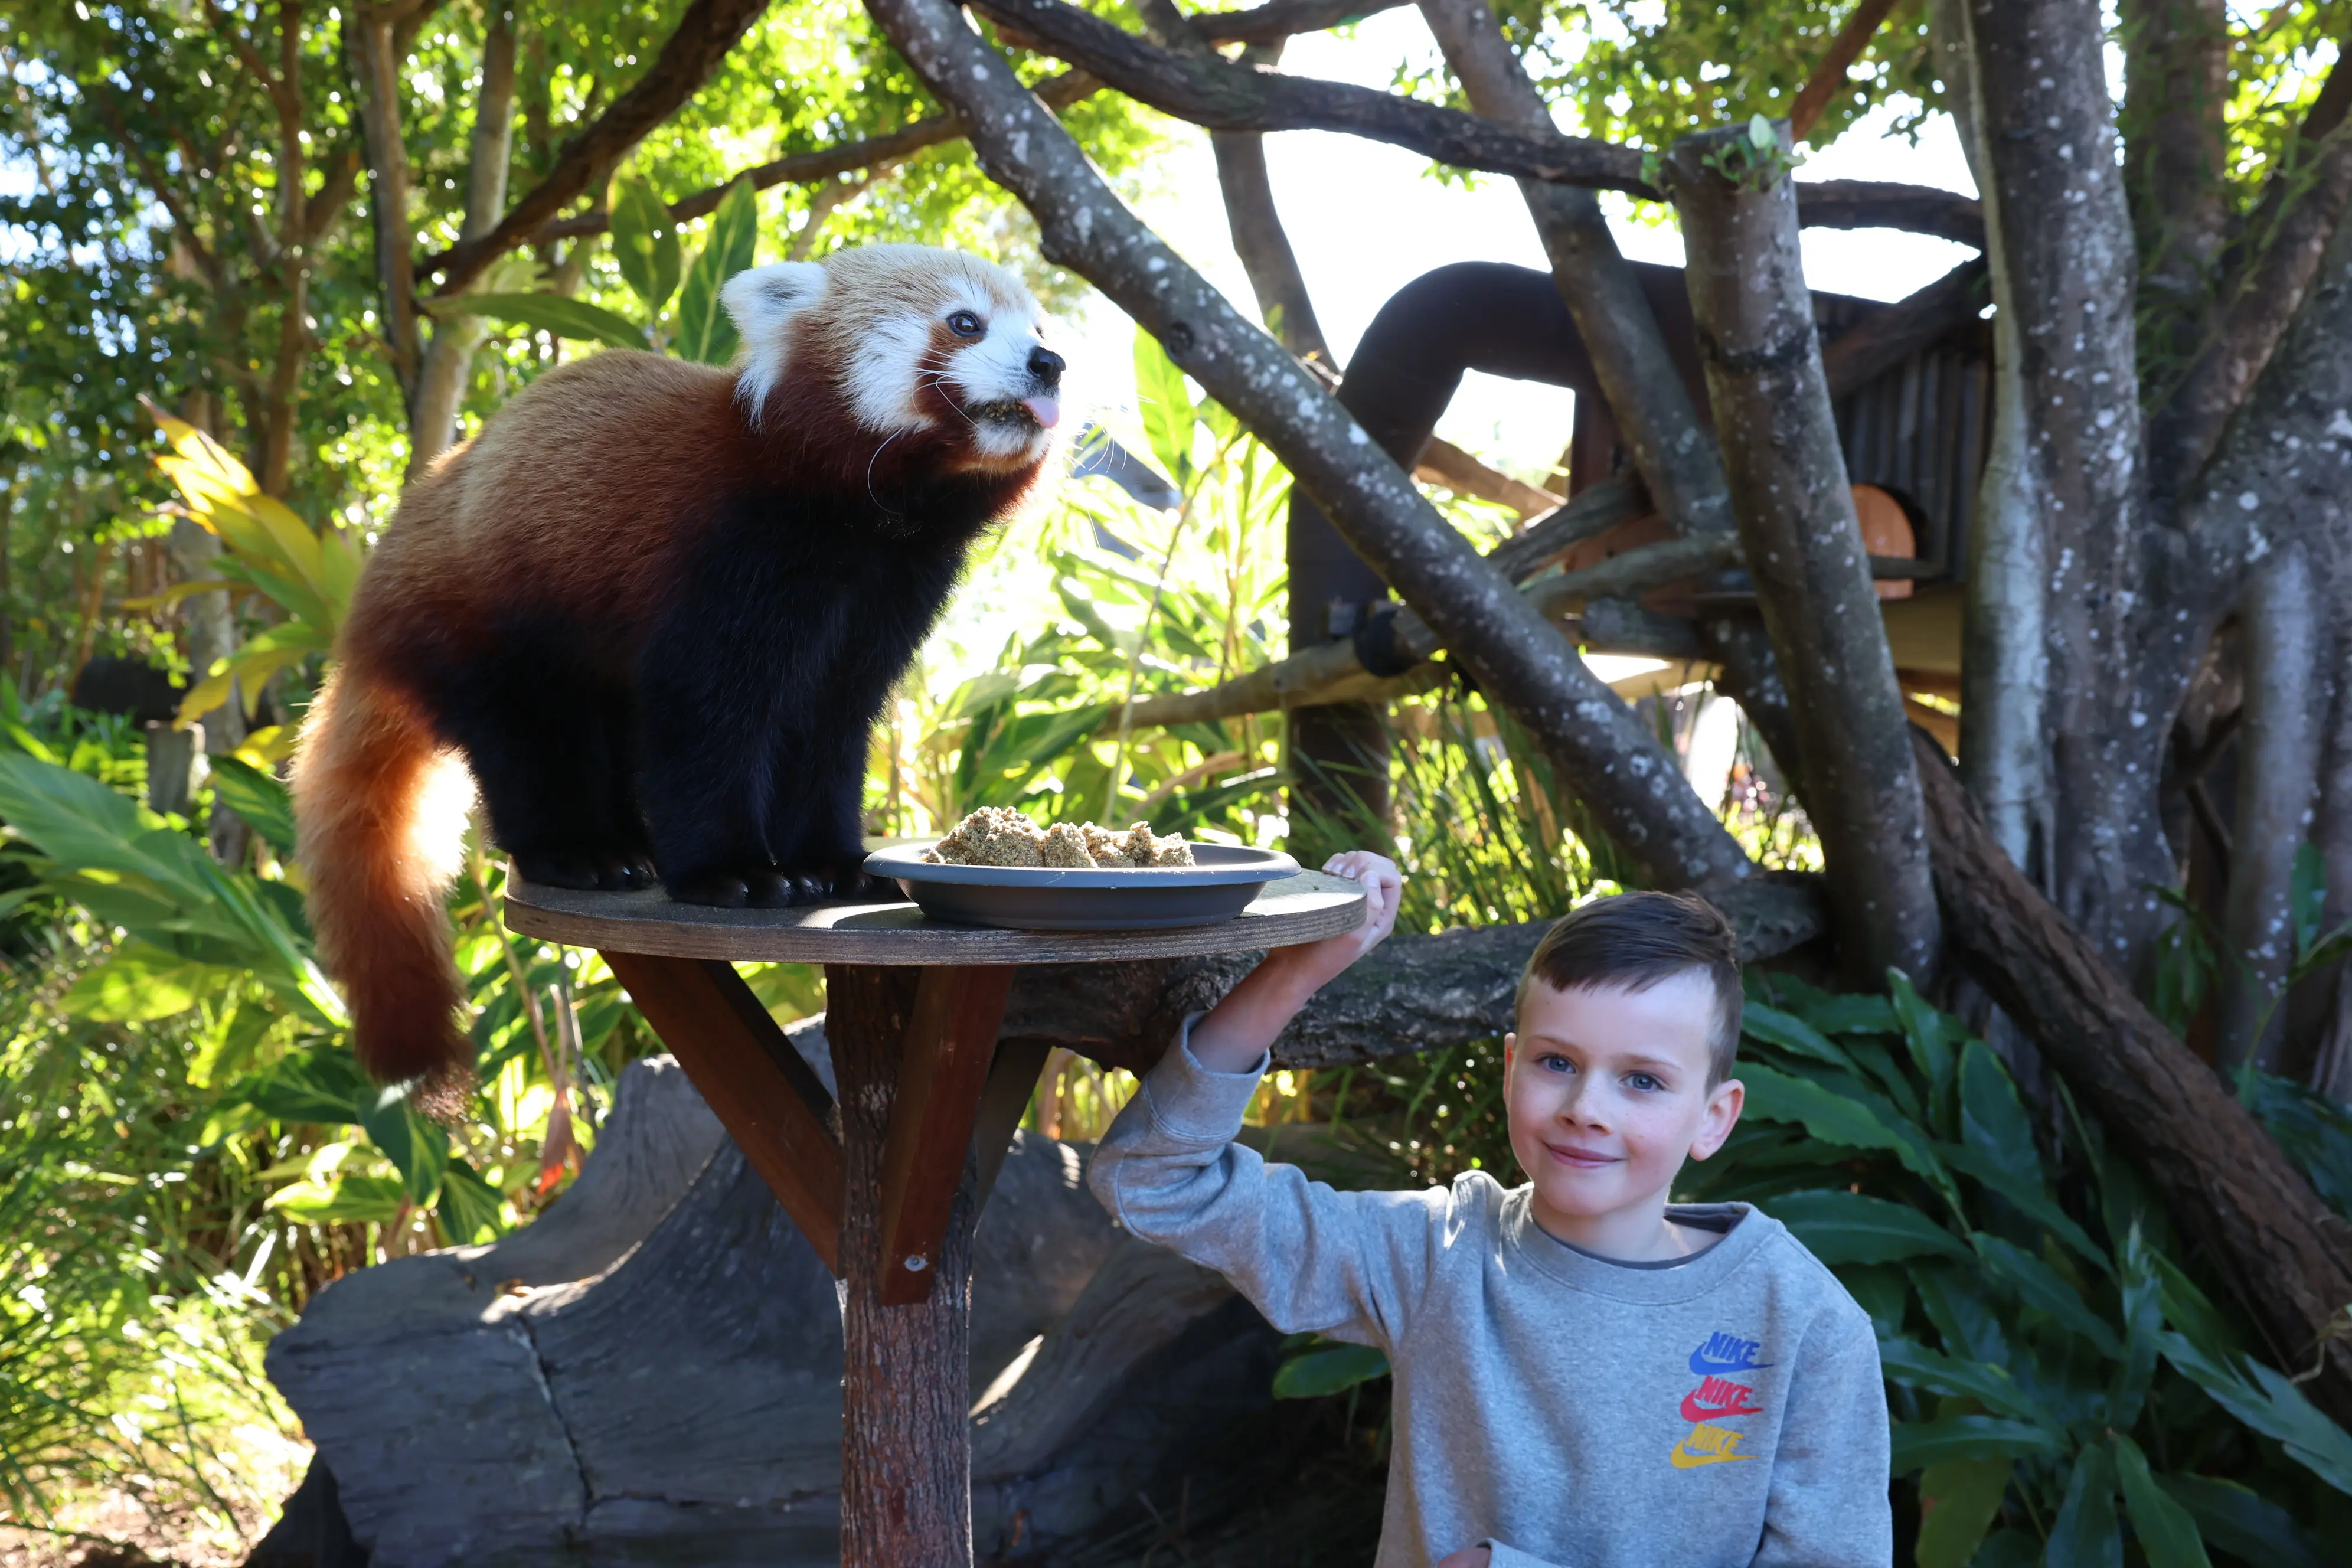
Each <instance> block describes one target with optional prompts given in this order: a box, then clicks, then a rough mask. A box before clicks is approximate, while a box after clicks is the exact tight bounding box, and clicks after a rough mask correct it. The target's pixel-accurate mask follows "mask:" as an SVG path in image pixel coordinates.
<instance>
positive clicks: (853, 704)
mask: <svg viewBox="0 0 2352 1568" xmlns="http://www.w3.org/2000/svg"><path fill="white" fill-rule="evenodd" d="M721 299H722V300H723V302H724V304H725V306H726V309H727V310H728V312H729V314H730V316H731V317H732V318H733V320H734V321H735V323H736V326H737V328H738V329H739V331H740V335H741V338H742V342H743V347H742V350H741V351H740V353H739V354H738V356H737V359H736V363H735V366H734V367H733V368H732V369H731V370H724V371H722V370H719V369H716V368H713V367H709V366H704V365H698V364H691V363H684V362H682V361H678V360H673V359H665V358H662V357H660V356H658V355H655V354H649V353H631V352H627V351H618V350H616V351H610V352H607V353H600V354H596V355H594V356H593V357H590V358H588V359H584V360H581V361H578V362H575V363H571V364H567V365H564V366H562V367H560V368H558V369H556V370H553V371H551V372H550V373H548V374H545V375H543V376H541V377H540V378H539V379H538V380H536V381H534V382H533V383H531V384H530V386H529V387H527V388H526V389H525V390H524V391H523V392H521V393H520V395H517V396H516V397H515V398H514V400H513V401H512V402H510V403H509V404H508V405H506V407H505V408H503V409H501V410H500V411H499V414H498V415H497V416H495V417H493V418H492V419H491V420H490V421H489V422H488V424H487V425H486V426H484V428H483V430H482V433H481V434H480V435H479V436H478V437H476V438H475V439H474V440H473V441H471V442H469V443H467V444H466V445H464V446H461V447H457V448H455V449H454V450H453V451H451V452H450V453H449V454H448V455H447V456H446V457H445V458H442V459H441V460H440V461H439V462H437V463H436V465H435V466H434V467H433V468H431V469H430V470H429V471H428V472H427V473H426V474H425V476H424V477H423V478H422V479H419V480H418V481H417V482H415V484H413V485H411V486H410V487H409V488H408V489H407V491H406V493H405V494H404V496H403V498H402V500H401V504H400V510H399V512H398V514H397V515H396V516H395V517H394V520H393V523H392V526H391V528H390V529H389V530H388V531H386V533H385V535H384V537H383V541H382V542H381V543H379V544H378V545H377V547H376V549H375V551H374V552H373V555H372V556H371V557H370V559H369V561H368V563H367V566H366V568H365V570H364V571H363V572H362V574H361V577H360V582H359V584H358V588H357V591H356V594H355V595H354V598H353V602H352V610H351V614H350V616H349V617H348V618H347V620H346V623H345V625H344V626H343V629H342V632H341V637H340V640H339V645H338V648H337V654H338V658H337V660H336V663H335V666H334V668H333V669H332V671H331V675H330V678H329V679H328V681H327V683H326V685H325V686H324V687H323V688H322V689H321V690H320V694H319V697H318V700H317V701H316V702H315V703H314V704H313V706H312V710H311V712H310V716H309V721H308V722H307V724H306V725H305V727H304V730H303V732H302V737H301V742H300V744H299V749H298V751H297V753H296V757H295V763H294V772H293V792H294V805H295V814H296V819H297V825H298V827H299V858H300V859H301V862H302V864H303V867H304V868H305V870H306V871H307V872H308V874H309V877H310V921H311V924H312V927H313V929H314V930H315V931H316V932H317V936H318V945H319V955H320V960H321V962H322V963H324V964H325V966H326V968H327V970H328V972H329V973H331V974H332V975H334V976H335V977H336V978H337V979H338V980H339V981H340V982H341V984H342V986H343V988H344V992H345V995H346V997H347V999H348V1001H349V1003H350V1005H351V1009H352V1020H353V1038H354V1045H355V1047H356V1049H357V1051H358V1054H359V1058H360V1062H361V1065H362V1067H364V1068H366V1069H367V1071H368V1072H369V1073H370V1074H372V1075H373V1077H375V1078H376V1079H379V1080H380V1081H384V1082H396V1081H400V1080H403V1079H421V1080H423V1085H422V1087H423V1088H425V1089H439V1090H441V1091H443V1092H446V1090H447V1089H449V1088H450V1087H452V1086H454V1085H455V1084H457V1083H460V1082H462V1081H464V1079H465V1076H466V1072H467V1064H468V1063H469V1062H470V1060H471V1058H472V1047H471V1046H470V1044H469V1043H468V1040H467V1032H466V1030H465V1029H464V1026H463V1022H462V1019H461V1016H460V1004H461V1003H462V1001H463V993H462V991H461V989H460V986H459V983H458V976H457V969H456V966H455V964H454V963H453V961H452V957H451V951H450V949H451V942H450V933H449V931H448V929H447V921H446V917H445V915H444V912H443V900H444V898H445V897H446V893H447V890H448V888H449V885H450V882H451V880H452V879H453V878H454V876H455V874H456V871H457V858H458V851H459V841H460V838H461V837H462V832H463V826H464V816H465V812H466V810H467V805H468V801H469V792H468V790H467V782H468V776H469V775H470V782H471V784H472V785H473V786H474V787H475V788H477V789H478V791H479V793H480V797H481V800H482V803H483V805H484V806H485V807H486V808H487V812H488V819H489V831H490V836H491V837H492V838H493V839H494V840H495V841H496V842H497V844H498V845H499V847H501V848H502V849H504V850H505V851H506V852H507V854H508V855H509V857H511V858H512V860H513V863H514V866H515V868H516V869H517V870H518V871H519V872H520V875H521V876H522V877H523V878H524V879H526V880H529V881H532V882H538V883H541V884H544V885H548V886H551V887H560V888H606V889H623V888H630V887H636V886H641V885H646V884H648V883H649V882H650V880H651V879H652V878H653V877H655V876H658V877H659V879H660V880H661V883H662V885H663V886H664V887H665V888H666V889H667V890H668V893H669V895H670V896H671V897H672V898H674V899H678V900H684V901H688V902H693V903H707V904H719V905H734V906H740V905H746V904H751V905H780V904H791V903H802V902H808V901H813V900H818V899H822V898H826V897H834V896H843V895H850V894H854V893H856V891H857V890H858V889H859V886H860V883H861V877H860V873H859V869H858V868H859V863H860V861H861V860H862V859H863V851H862V848H861V844H860V838H861V835H860V822H859V807H860V801H859V795H860V791H861V788H862V785H863V783H864V779H865V765H866V747H867V742H868V737H869V734H870V732H871V731H872V727H873V723H874V720H875V718H876V716H877V713H878V712H879V710H880V708H881V705H882V702H883V700H884V699H885V697H886V696H887V692H888V690H889V688H890V687H891V685H892V684H893V683H894V682H895V681H896V680H897V679H898V676H899V675H900V674H901V672H903V671H904V669H905V668H906V667H907V665H908V662H909V660H910V659H911V658H913V655H914V652H915V649H916V647H918V646H919V644H920V642H921V640H922V638H923V637H924V636H925V634H926V633H927V632H928V631H929V628H930V626H931V625H932V623H933V621H934V620H935V619H936V617H937V616H938V615H939V612H940V608H941V606H942V605H944V604H945V603H946V600H947V597H948V595H949V594H950V591H951V590H952V589H953V587H954V585H955V583H956V581H957V578H958V576H959V575H960V574H961V570H962V567H963V563H964V556H965V552H966V551H967V549H968V548H969V547H970V545H971V543H972V542H973V541H974V540H975V539H976V538H978V537H979V536H980V534H981V533H982V531H985V530H986V529H987V528H988V527H989V526H990V525H991V524H992V523H994V522H997V521H1002V520H1003V519H1004V518H1005V517H1007V516H1008V515H1009V514H1010V513H1011V511H1012V510H1013V509H1014V508H1015V507H1016V506H1017V505H1018V504H1019V503H1020V501H1021V500H1023V498H1024V496H1025V495H1026V494H1027V493H1028V492H1029V491H1030V490H1031V489H1032V488H1033V487H1034V484H1035V483H1036V480H1037V478H1038V475H1039V473H1040V471H1041V470H1042V468H1044V465H1045V459H1046V457H1047V455H1048V453H1049V451H1050V449H1051V447H1052V443H1053V438H1054V437H1053V431H1054V427H1055V425H1056V424H1057V423H1058V420H1059V416H1060V408H1059V402H1058V398H1059V393H1060V384H1061V375H1062V370H1063V361H1062V357H1061V356H1060V355H1059V354H1057V353H1055V352H1054V351H1053V350H1051V349H1049V348H1047V347H1046V346H1045V343H1044V342H1043V341H1042V334H1043V332H1044V331H1045V317H1044V314H1043V312H1042V311H1041V310H1039V308H1038V305H1037V302H1036V301H1035V300H1034V299H1033V298H1031V296H1030V294H1029V292H1028V290H1027V289H1024V288H1023V287H1022V286H1021V284H1020V283H1019V282H1018V281H1016V280H1015V279H1013V278H1012V277H1011V276H1010V275H1009V274H1007V273H1005V272H1003V271H1002V270H1001V269H999V268H995V267H992V266H990V265H988V264H987V263H985V262H982V261H979V260H976V259H974V258H971V257H968V256H962V255H959V254H956V253H953V252H949V251H942V250H933V249H929V248H925V247H918V246H895V245H894V246H870V247H864V248H860V249H852V250H845V251H843V252H841V253H840V254H838V255H836V256H835V257H833V258H830V259H828V260H826V261H825V262H824V263H823V264H821V265H820V264H814V263H804V262H786V263H782V264H780V265H776V266H771V267H762V268H754V269H752V270H751V271H748V272H745V273H742V274H740V275H739V276H738V277H736V278H734V279H730V281H729V282H728V283H727V285H726V287H725V289H723V290H722V292H721Z"/></svg>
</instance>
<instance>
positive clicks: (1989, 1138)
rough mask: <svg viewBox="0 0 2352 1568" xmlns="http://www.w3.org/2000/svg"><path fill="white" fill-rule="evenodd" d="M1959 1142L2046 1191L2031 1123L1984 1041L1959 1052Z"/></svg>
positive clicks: (2014, 1087)
mask: <svg viewBox="0 0 2352 1568" xmlns="http://www.w3.org/2000/svg"><path fill="white" fill-rule="evenodd" d="M1959 1086H1960V1142H1962V1143H1965V1144H1967V1145H1968V1146H1969V1148H1971V1149H1977V1150H1981V1151H1982V1152H1984V1153H1985V1154H1986V1155H1987V1156H1988V1157H1989V1158H1990V1159H1991V1160H1992V1161H1993V1162H1994V1163H1996V1164H1998V1165H1999V1166H2000V1168H2001V1169H2002V1170H2003V1171H2005V1172H2007V1173H2009V1174H2010V1175H2011V1176H2013V1177H2015V1178H2016V1179H2017V1181H2018V1182H2019V1183H2020V1184H2022V1185H2026V1186H2030V1187H2032V1188H2035V1189H2039V1188H2040V1187H2041V1186H2042V1154H2041V1152H2040V1151H2039V1150H2038V1149H2036V1148H2035V1147H2034V1144H2033V1122H2032V1119H2031V1118H2030V1117H2028V1116H2027V1115H2026V1112H2025V1103H2024V1101H2022V1100H2020V1099H2019V1098H2018V1094H2017V1085H2016V1083H2015V1082H2014V1081H2013V1080H2012V1079H2011V1078H2010V1076H2009V1068H2006V1067H2004V1066H2003V1065H2002V1064H2001V1059H2000V1058H1999V1057H1997V1056H1995V1055H1994V1054H1993V1050H1992V1047H1990V1046H1988V1045H1986V1044H1985V1043H1984V1042H1983V1041H1982V1040H1973V1039H1972V1040H1969V1041H1968V1042H1967V1043H1966V1044H1964V1045H1962V1046H1961V1047H1960V1061H1959Z"/></svg>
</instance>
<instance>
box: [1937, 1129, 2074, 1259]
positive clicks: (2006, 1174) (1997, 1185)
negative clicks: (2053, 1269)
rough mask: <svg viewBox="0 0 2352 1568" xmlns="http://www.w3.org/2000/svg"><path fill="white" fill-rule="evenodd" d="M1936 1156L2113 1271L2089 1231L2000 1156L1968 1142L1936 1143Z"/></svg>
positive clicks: (2047, 1191)
mask: <svg viewBox="0 0 2352 1568" xmlns="http://www.w3.org/2000/svg"><path fill="white" fill-rule="evenodd" d="M1936 1154H1937V1158H1938V1159H1940V1160H1942V1161H1943V1162H1944V1163H1945V1164H1947V1165H1949V1166H1950V1167H1951V1168H1952V1169H1953V1170H1955V1171H1958V1173H1960V1174H1962V1175H1964V1176H1967V1177H1969V1178H1970V1179H1971V1180H1973V1181H1975V1182H1976V1183H1977V1184H1979V1185H1980V1186H1982V1187H1983V1188H1984V1189H1985V1190H1986V1191H1987V1192H1990V1193H1993V1194H1998V1195H1999V1196H2000V1197H2001V1198H2002V1199H2004V1200H2005V1201H2007V1202H2008V1204H2009V1205H2011V1207H2012V1208H2014V1209H2016V1210H2017V1211H2018V1212H2019V1213H2020V1214H2021V1215H2024V1216H2025V1217H2026V1218H2028V1219H2030V1220H2032V1221H2033V1222H2034V1223H2035V1224H2036V1225H2039V1226H2042V1229H2044V1230H2046V1231H2048V1232H2049V1233H2050V1234H2051V1235H2053V1236H2054V1237H2057V1238H2058V1239H2059V1240H2060V1241H2061V1242H2063V1243H2064V1244H2065V1246H2066V1247H2067V1249H2068V1250H2070V1251H2072V1252H2073V1253H2074V1255H2075V1256H2076V1257H2078V1258H2081V1259H2082V1260H2083V1261H2084V1262H2085V1263H2088V1264H2089V1265H2091V1267H2093V1268H2096V1269H2097V1270H2098V1271H2099V1272H2100V1273H2102V1274H2112V1273H2114V1272H2115V1265H2114V1264H2113V1263H2112V1262H2111V1261H2110V1260H2109V1259H2108V1258H2107V1256H2106V1254H2105V1253H2104V1252H2102V1251H2100V1250H2099V1245H2098V1243H2096V1242H2095V1241H2093V1240H2092V1239H2091V1235H2090V1232H2088V1231H2086V1230H2084V1228H2083V1227H2082V1226H2079V1225H2077V1224H2075V1223H2074V1216H2073V1215H2070V1214H2068V1213H2067V1212H2066V1211H2065V1210H2064V1209H2062V1208H2060V1207H2059V1206H2058V1205H2057V1204H2056V1203H2055V1202H2053V1200H2052V1198H2051V1196H2050V1193H2049V1189H2048V1188H2046V1187H2044V1186H2042V1184H2040V1182H2039V1181H2038V1180H2037V1181H2036V1182H2033V1183H2031V1184H2029V1183H2027V1182H2023V1181H2021V1180H2019V1179H2018V1178H2017V1177H2016V1176H2015V1175H2013V1174H2012V1173H2011V1171H2010V1169H2009V1167H2008V1165H2007V1164H2006V1163H2004V1162H2003V1161H2002V1160H2001V1158H2000V1156H1999V1155H1996V1154H1991V1153H1988V1152H1986V1151H1985V1150H1984V1149H1983V1148H1982V1147H1980V1146H1978V1145H1973V1144H1968V1143H1938V1144H1937V1145H1936Z"/></svg>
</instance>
